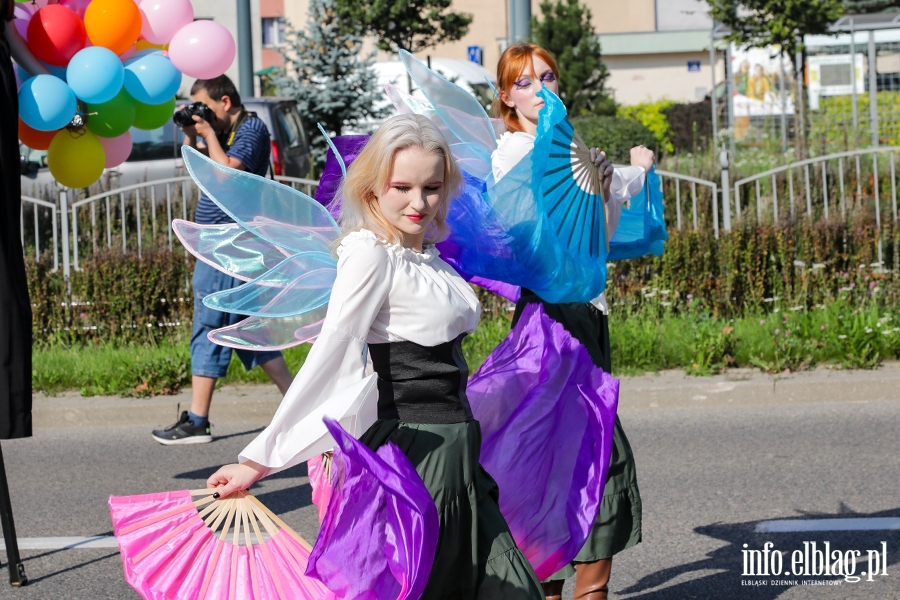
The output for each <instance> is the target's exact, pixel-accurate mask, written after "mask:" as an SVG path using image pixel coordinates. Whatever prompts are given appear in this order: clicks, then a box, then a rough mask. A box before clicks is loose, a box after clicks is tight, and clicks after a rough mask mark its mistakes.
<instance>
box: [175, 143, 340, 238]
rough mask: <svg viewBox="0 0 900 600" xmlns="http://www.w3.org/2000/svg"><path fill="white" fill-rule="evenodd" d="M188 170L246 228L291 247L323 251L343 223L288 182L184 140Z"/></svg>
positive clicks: (183, 151)
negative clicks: (226, 161)
mask: <svg viewBox="0 0 900 600" xmlns="http://www.w3.org/2000/svg"><path fill="white" fill-rule="evenodd" d="M181 152H182V156H183V157H184V164H185V166H186V167H187V170H188V173H190V175H191V177H192V178H193V179H194V181H195V182H196V183H197V185H198V186H199V187H200V189H202V190H203V191H204V192H205V193H206V194H207V195H208V196H209V197H210V198H211V199H212V201H213V202H215V203H216V205H217V206H218V207H219V208H221V209H222V210H223V211H225V213H226V214H228V216H230V217H231V218H232V219H234V220H235V221H236V222H238V223H240V224H241V225H242V226H243V227H244V228H245V229H247V230H248V231H250V232H251V233H254V234H256V235H258V236H259V237H261V238H263V239H266V240H268V241H270V242H272V243H273V244H275V245H277V246H280V247H282V248H285V249H287V250H290V251H292V252H291V253H292V254H294V253H297V252H310V251H322V250H323V248H327V247H328V246H329V245H330V244H331V242H333V241H334V240H336V239H337V238H338V237H340V235H341V232H340V228H339V227H338V226H337V223H335V221H334V219H333V218H332V216H331V214H329V212H328V210H327V209H325V207H323V206H322V205H321V204H319V203H318V202H316V201H315V200H314V199H312V198H310V197H309V196H307V195H306V194H303V193H302V192H300V191H298V190H295V189H293V188H291V187H289V186H286V185H283V184H281V183H278V182H277V181H273V180H271V179H266V178H265V177H260V176H258V175H254V174H252V173H247V172H246V171H238V170H236V169H231V168H229V167H226V166H224V165H220V164H219V163H217V162H215V161H212V160H210V159H209V158H207V157H205V156H203V155H202V154H200V153H199V152H197V151H196V150H194V149H193V148H190V147H188V146H184V147H183V148H182V151H181Z"/></svg>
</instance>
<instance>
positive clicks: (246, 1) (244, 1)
mask: <svg viewBox="0 0 900 600" xmlns="http://www.w3.org/2000/svg"><path fill="white" fill-rule="evenodd" d="M252 31H253V30H252V28H251V25H250V0H237V34H238V39H237V54H238V91H240V93H241V97H242V98H250V97H251V96H253V33H252Z"/></svg>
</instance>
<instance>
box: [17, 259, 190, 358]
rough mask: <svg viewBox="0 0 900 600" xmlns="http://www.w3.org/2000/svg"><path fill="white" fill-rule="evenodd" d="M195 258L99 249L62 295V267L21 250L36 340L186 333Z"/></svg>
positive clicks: (149, 339)
mask: <svg viewBox="0 0 900 600" xmlns="http://www.w3.org/2000/svg"><path fill="white" fill-rule="evenodd" d="M193 265H194V259H193V258H190V259H188V258H186V257H185V255H184V252H183V251H175V252H169V251H157V252H148V251H144V254H143V258H138V257H137V256H135V255H125V256H123V255H121V254H118V253H115V252H99V253H97V254H95V255H94V256H93V257H90V258H87V259H84V260H82V261H81V265H80V266H81V270H80V271H74V270H73V272H72V277H71V286H72V296H71V298H68V297H67V294H66V283H65V279H64V278H63V274H62V269H59V270H57V271H56V272H52V271H51V269H52V266H53V260H52V258H51V257H49V256H45V257H44V258H43V259H42V260H41V261H40V262H35V261H34V259H33V258H32V257H31V256H28V255H27V254H26V273H27V277H28V291H29V293H30V295H31V306H32V313H33V321H32V332H33V335H34V343H35V345H37V346H39V347H41V346H53V345H56V344H60V343H61V344H65V345H71V344H84V343H108V342H114V343H138V344H147V343H151V344H152V343H155V342H157V341H159V340H160V339H165V338H170V337H172V336H175V335H179V334H182V333H184V332H185V331H186V332H187V333H190V327H191V320H192V318H193V300H192V298H193V297H192V291H191V287H190V280H191V274H192V271H193Z"/></svg>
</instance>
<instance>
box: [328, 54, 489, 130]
mask: <svg viewBox="0 0 900 600" xmlns="http://www.w3.org/2000/svg"><path fill="white" fill-rule="evenodd" d="M422 62H423V63H424V62H425V61H422ZM429 62H430V63H431V64H430V65H429V66H430V67H431V69H432V70H433V71H434V72H435V73H437V74H438V75H440V76H441V77H443V78H444V79H446V80H448V81H452V82H453V83H455V84H456V85H458V86H460V87H461V88H462V89H464V90H465V91H467V92H469V93H470V94H472V95H473V96H475V97H476V98H478V100H479V101H480V102H481V104H482V105H483V106H484V107H485V110H486V111H487V112H488V114H490V104H491V101H492V100H493V98H494V92H493V90H492V89H491V86H496V85H497V76H496V75H494V74H493V73H491V72H490V71H488V70H487V69H485V68H484V67H482V66H481V65H478V64H476V63H473V62H470V61H467V60H457V59H455V58H432V59H431V60H430V61H429ZM372 68H373V69H374V70H375V72H376V73H377V74H378V84H377V87H378V90H379V91H381V90H383V89H384V86H385V85H387V84H392V85H394V86H395V87H397V88H398V89H399V90H400V91H401V92H403V93H406V94H410V79H409V77H408V76H407V74H406V67H404V66H403V63H402V62H400V60H399V59H397V60H390V61H379V62H376V63H374V64H373V65H372ZM411 95H412V96H416V97H418V98H422V99H424V95H423V94H422V92H421V90H419V89H418V88H416V87H415V84H413V89H412V92H411ZM383 107H391V103H390V100H388V98H387V95H386V94H382V95H381V96H380V97H379V102H378V103H377V104H376V108H383ZM394 112H395V111H394V109H393V108H392V107H391V108H390V111H389V113H388V114H389V115H391V114H394ZM380 124H381V122H380V121H377V122H376V121H371V122H366V123H360V124H358V125H356V126H355V127H349V128H344V131H343V133H344V134H358V133H371V131H372V130H373V129H375V128H377V127H378V125H380Z"/></svg>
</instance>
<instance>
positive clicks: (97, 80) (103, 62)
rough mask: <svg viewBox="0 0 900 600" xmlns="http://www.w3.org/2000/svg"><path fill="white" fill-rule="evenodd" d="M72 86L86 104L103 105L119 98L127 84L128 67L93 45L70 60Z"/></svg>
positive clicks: (69, 80) (67, 75)
mask: <svg viewBox="0 0 900 600" xmlns="http://www.w3.org/2000/svg"><path fill="white" fill-rule="evenodd" d="M66 81H67V82H68V83H69V87H71V88H72V91H73V92H75V95H76V96H78V98H79V99H81V100H82V101H84V102H87V103H88V104H102V103H104V102H109V101H110V100H112V99H113V98H115V97H116V94H118V93H119V90H121V89H122V84H123V83H125V68H124V67H123V66H122V61H121V60H119V57H118V56H116V54H115V53H114V52H113V51H112V50H110V49H108V48H103V47H102V46H91V47H90V48H85V49H84V50H79V51H78V53H77V54H76V55H75V56H73V57H72V58H71V60H69V66H68V68H67V69H66Z"/></svg>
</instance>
